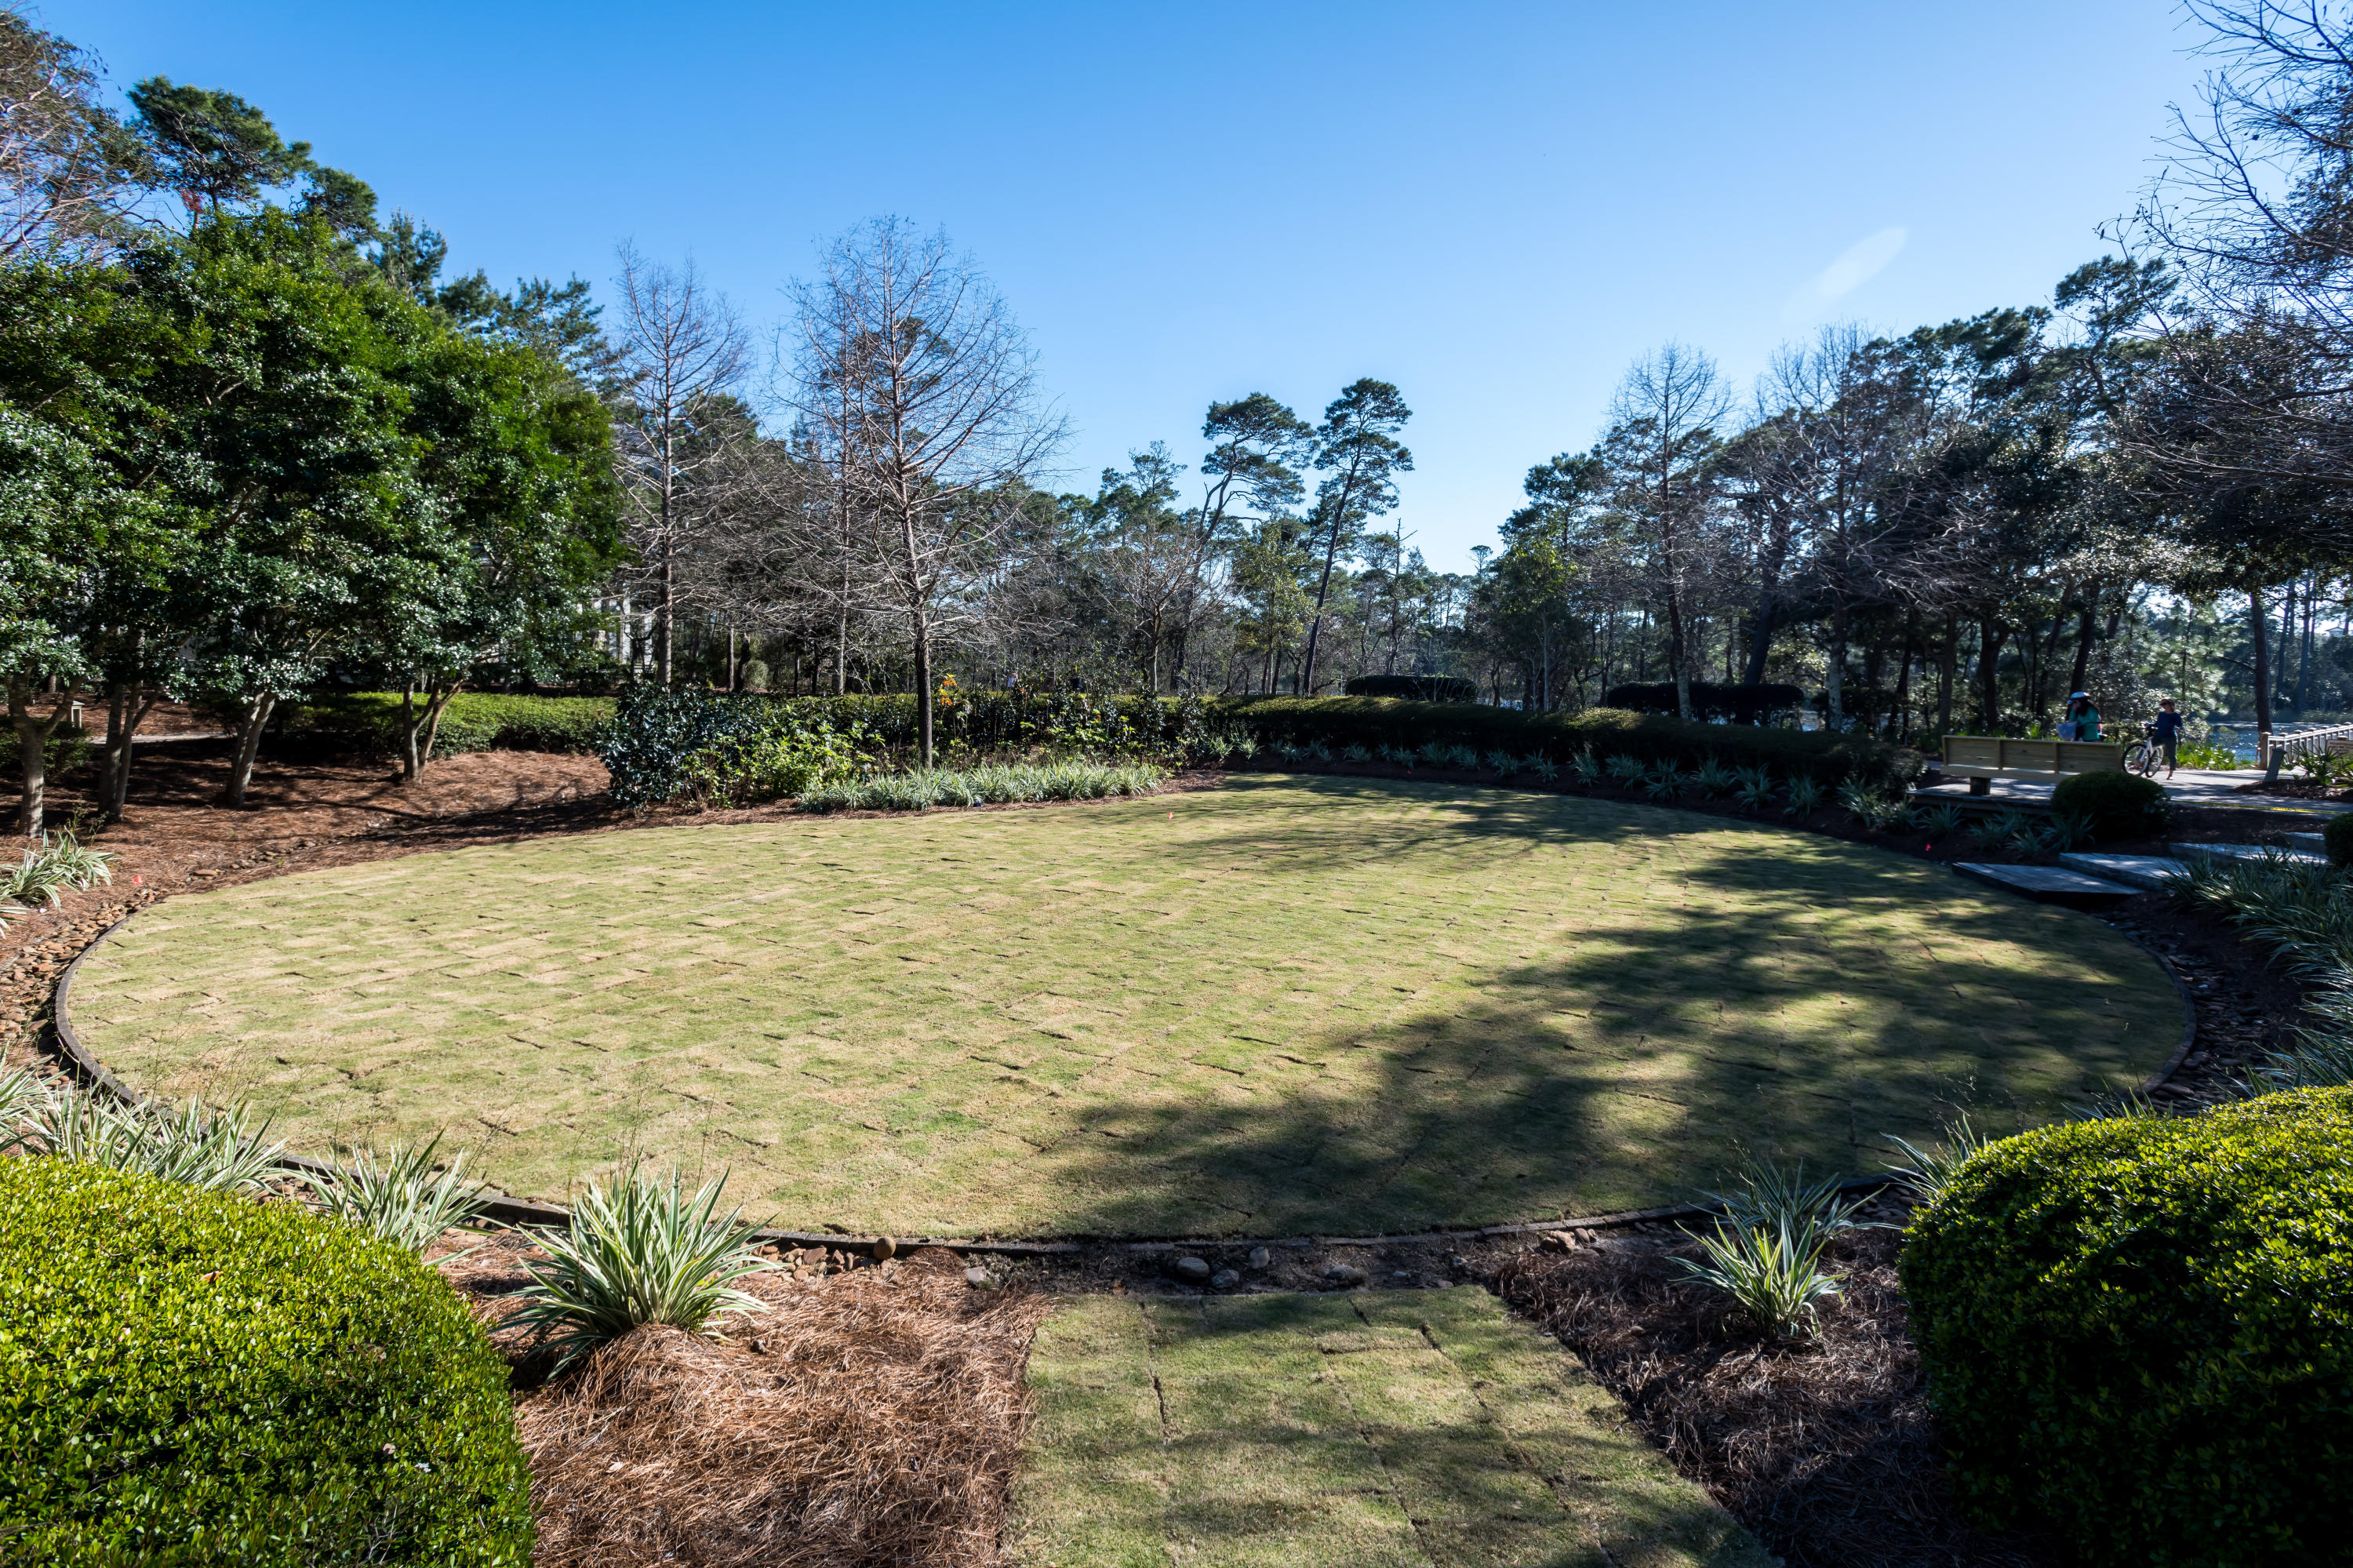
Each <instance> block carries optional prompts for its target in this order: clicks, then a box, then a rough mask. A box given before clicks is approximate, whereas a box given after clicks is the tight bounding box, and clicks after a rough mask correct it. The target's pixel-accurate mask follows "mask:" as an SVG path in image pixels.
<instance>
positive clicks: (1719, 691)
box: [1601, 681, 1806, 724]
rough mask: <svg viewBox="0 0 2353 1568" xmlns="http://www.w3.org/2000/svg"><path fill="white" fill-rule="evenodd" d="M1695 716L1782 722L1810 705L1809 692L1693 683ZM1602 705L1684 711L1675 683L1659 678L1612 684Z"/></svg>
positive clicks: (1643, 711) (1737, 721)
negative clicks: (1647, 681)
mask: <svg viewBox="0 0 2353 1568" xmlns="http://www.w3.org/2000/svg"><path fill="white" fill-rule="evenodd" d="M1691 700H1692V716H1693V717H1694V718H1703V719H1726V720H1729V721H1730V722H1732V723H1734V724H1778V723H1782V722H1785V721H1787V720H1788V719H1790V718H1792V717H1794V716H1795V715H1796V714H1797V712H1798V710H1799V708H1802V707H1804V706H1805V705H1806V694H1805V693H1804V692H1803V691H1801V690H1799V688H1798V687H1796V686H1788V685H1755V686H1722V685H1718V684H1716V683H1715V682H1713V681H1694V682H1693V683H1691ZM1601 705H1602V706H1604V707H1609V708H1625V709H1627V710H1629V711H1630V712H1633V713H1638V714H1680V713H1681V712H1682V707H1681V705H1679V704H1678V703H1677V701H1676V699H1675V683H1673V682H1672V681H1659V682H1654V683H1647V684H1641V685H1629V686H1612V687H1610V688H1609V692H1608V693H1607V694H1605V695H1604V696H1603V697H1602V699H1601Z"/></svg>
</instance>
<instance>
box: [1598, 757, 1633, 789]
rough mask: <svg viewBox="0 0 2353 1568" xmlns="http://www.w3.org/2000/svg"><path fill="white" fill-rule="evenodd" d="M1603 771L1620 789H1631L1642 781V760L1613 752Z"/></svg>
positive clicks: (1602, 766) (1603, 766)
mask: <svg viewBox="0 0 2353 1568" xmlns="http://www.w3.org/2000/svg"><path fill="white" fill-rule="evenodd" d="M1601 771H1602V772H1604V773H1607V774H1608V775H1609V778H1610V779H1611V781H1612V782H1614V783H1616V784H1618V785H1619V786H1620V787H1621V788H1623V789H1632V788H1634V786H1636V785H1637V784H1640V783H1641V781H1642V759H1641V758H1639V757H1632V756H1629V755H1628V754H1627V753H1625V752H1622V751H1619V752H1612V753H1611V754H1610V756H1609V759H1608V760H1607V761H1605V762H1603V763H1602V765H1601Z"/></svg>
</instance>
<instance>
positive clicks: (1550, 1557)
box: [1007, 1287, 1772, 1568]
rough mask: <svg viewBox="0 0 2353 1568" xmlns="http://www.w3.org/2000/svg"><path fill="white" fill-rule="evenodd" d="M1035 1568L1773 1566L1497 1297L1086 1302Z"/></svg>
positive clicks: (1029, 1550)
mask: <svg viewBox="0 0 2353 1568" xmlns="http://www.w3.org/2000/svg"><path fill="white" fill-rule="evenodd" d="M1029 1383H1030V1386H1031V1387H1032V1388H1033V1389H1034V1390H1036V1392H1037V1398H1038V1423H1037V1425H1036V1426H1035V1427H1034V1428H1033V1429H1032V1431H1031V1435H1030V1443H1029V1453H1028V1454H1027V1456H1026V1457H1025V1461H1024V1465H1023V1468H1022V1472H1021V1475H1020V1477H1019V1478H1018V1480H1017V1481H1016V1482H1015V1486H1014V1519H1013V1522H1012V1525H1011V1527H1010V1528H1009V1529H1008V1531H1007V1539H1008V1542H1009V1544H1010V1545H1011V1547H1012V1552H1011V1556H1012V1559H1013V1561H1014V1562H1015V1563H1018V1564H1020V1565H1021V1568H1146V1565H1149V1568H1167V1564H1169V1563H1201V1564H1204V1565H1205V1568H1206V1565H1207V1564H1211V1563H1215V1564H1218V1565H1219V1568H1244V1565H1248V1564H1264V1565H1266V1568H1343V1565H1345V1568H1408V1565H1412V1568H1422V1565H1431V1568H1453V1565H1455V1564H1463V1565H1466V1568H1467V1565H1469V1564H1478V1565H1480V1568H1489V1565H1493V1568H1504V1565H1505V1564H1511V1565H1514V1568H1517V1565H1520V1564H1526V1565H1528V1568H1536V1565H1538V1564H1542V1565H1544V1568H1567V1565H1570V1564H1576V1565H1578V1568H1587V1565H1589V1568H1608V1565H1609V1564H1625V1563H1642V1564H1645V1565H1646V1568H1668V1565H1670V1564H1677V1565H1688V1568H1699V1565H1702V1564H1705V1565H1707V1568H1765V1565H1766V1564H1767V1563H1770V1562H1771V1561H1772V1559H1771V1558H1770V1557H1768V1556H1767V1555H1766V1553H1765V1552H1763V1551H1762V1550H1761V1549H1759V1548H1758V1547H1757V1544H1756V1542H1754V1541H1752V1540H1751V1539H1750V1538H1749V1536H1748V1534H1747V1532H1746V1531H1743V1530H1742V1529H1741V1528H1740V1527H1739V1526H1738V1525H1736V1524H1735V1523H1734V1522H1733V1521H1732V1520H1731V1519H1730V1518H1729V1517H1727V1516H1726V1515H1725V1512H1724V1510H1721V1509H1720V1508H1718V1507H1717V1506H1716V1505H1715V1502H1714V1501H1713V1500H1712V1499H1710V1498H1709V1497H1708V1496H1707V1494H1706V1493H1705V1492H1704V1491H1702V1490H1701V1489H1699V1488H1698V1487H1696V1486H1694V1485H1693V1484H1692V1483H1690V1482H1688V1481H1685V1480H1683V1478H1680V1477H1678V1476H1677V1475H1676V1474H1675V1472H1674V1469H1673V1467H1672V1466H1670V1465H1669V1464H1668V1463H1667V1461H1666V1459H1665V1458H1664V1457H1662V1455H1660V1454H1659V1452H1658V1451H1657V1450H1656V1449H1654V1448H1652V1447H1651V1446H1650V1445H1649V1444H1648V1443H1647V1442H1645V1441H1644V1440H1643V1438H1642V1436H1641V1434H1640V1433H1639V1432H1636V1431H1635V1430H1634V1429H1633V1428H1632V1427H1631V1426H1630V1425H1629V1424H1628V1422H1627V1418H1626V1413H1625V1412H1624V1411H1623V1410H1622V1409H1621V1408H1620V1406H1619V1405H1618V1404H1617V1402H1616V1401H1614V1400H1612V1399H1611V1398H1610V1397H1609V1395H1608V1394H1607V1393H1604V1392H1603V1391H1602V1390H1601V1389H1600V1388H1599V1386H1598V1385H1596V1384H1595V1383H1594V1382H1593V1379H1592V1376H1591V1374H1589V1373H1588V1372H1586V1370H1585V1369H1584V1367H1583V1366H1582V1365H1580V1364H1579V1363H1578V1362H1577V1361H1576V1359H1575V1358H1573V1357H1571V1356H1569V1355H1567V1353H1566V1352H1564V1351H1561V1350H1560V1349H1559V1348H1558V1347H1557V1346H1555V1345H1551V1344H1548V1343H1547V1342H1546V1341H1545V1340H1542V1339H1540V1338H1539V1337H1538V1336H1537V1335H1536V1333H1535V1330H1532V1329H1530V1328H1528V1327H1526V1326H1525V1324H1521V1323H1515V1322H1514V1321H1512V1320H1511V1319H1509V1318H1507V1317H1506V1316H1505V1315H1504V1309H1503V1308H1502V1306H1501V1305H1500V1304H1499V1303H1498V1302H1497V1301H1496V1300H1495V1298H1493V1297H1492V1296H1489V1295H1488V1294H1487V1293H1486V1292H1485V1291H1483V1290H1478V1289H1472V1288H1469V1287H1461V1288H1457V1289H1452V1290H1428V1291H1415V1290H1396V1291H1369V1292H1359V1293H1352V1294H1349V1295H1344V1296H1242V1297H1229V1298H1206V1299H1196V1300H1170V1299H1166V1298H1162V1299H1159V1300H1155V1301H1151V1302H1140V1301H1134V1300H1122V1299H1118V1298H1111V1297H1101V1296H1097V1297H1089V1298H1082V1299H1081V1300H1078V1301H1074V1302H1072V1303H1071V1305H1070V1306H1067V1307H1065V1308H1062V1309H1061V1310H1060V1312H1058V1313H1056V1314H1055V1315H1054V1316H1053V1317H1052V1318H1050V1319H1048V1320H1047V1322H1046V1324H1045V1326H1044V1327H1043V1328H1041V1329H1040V1330H1039V1333H1038V1339H1037V1342H1036V1344H1035V1345H1034V1346H1033V1347H1032V1349H1031V1351H1030V1353H1029Z"/></svg>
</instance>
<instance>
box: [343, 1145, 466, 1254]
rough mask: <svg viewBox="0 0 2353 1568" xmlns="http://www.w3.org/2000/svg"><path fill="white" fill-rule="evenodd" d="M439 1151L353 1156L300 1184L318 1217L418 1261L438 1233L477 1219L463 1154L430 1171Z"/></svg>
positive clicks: (358, 1153)
mask: <svg viewBox="0 0 2353 1568" xmlns="http://www.w3.org/2000/svg"><path fill="white" fill-rule="evenodd" d="M440 1148H441V1139H439V1138H438V1137H436V1138H435V1139H433V1141H432V1142H430V1143H427V1144H426V1145H425V1146H424V1147H423V1148H421V1149H404V1148H403V1147H401V1146H400V1145H399V1144H394V1145H393V1146H392V1147H391V1148H390V1149H388V1150H385V1152H384V1154H383V1155H382V1156H381V1157H379V1156H378V1155H377V1154H376V1153H375V1151H374V1150H366V1149H361V1150H353V1154H352V1156H351V1158H350V1159H349V1160H345V1161H344V1162H343V1164H342V1165H341V1166H339V1167H336V1168H334V1169H332V1170H330V1171H304V1172H303V1175H302V1179H303V1180H304V1181H307V1182H309V1183H310V1186H311V1198H312V1201H313V1202H316V1203H317V1204H318V1206H319V1209H320V1211H321V1212H322V1213H327V1214H332V1216H334V1217H335V1218H336V1219H339V1220H342V1221H343V1222H344V1223H345V1224H353V1225H357V1226H359V1228H360V1229H362V1230H364V1231H366V1232H368V1233H370V1234H374V1235H378V1236H381V1237H383V1238H384V1239H385V1241H388V1242H392V1243H394V1244H396V1245H399V1246H405V1247H406V1248H407V1249H408V1250H409V1251H411V1252H413V1253H417V1254H420V1255H421V1254H423V1252H424V1251H425V1249H426V1248H427V1247H428V1246H431V1245H433V1243H434V1242H435V1241H436V1240H438V1238H439V1237H440V1235H441V1233H442V1232H444V1231H450V1230H455V1229H457V1228H458V1227H459V1225H464V1224H471V1223H472V1222H473V1221H475V1220H476V1219H479V1218H480V1216H481V1213H482V1207H483V1199H482V1192H483V1187H482V1184H481V1183H480V1182H479V1181H468V1180H467V1179H466V1156H465V1154H464V1153H463V1152H462V1151H461V1152H459V1154H458V1155H456V1156H455V1157H453V1158H452V1159H451V1160H450V1161H449V1164H448V1168H447V1169H446V1170H441V1171H436V1170H435V1169H434V1168H433V1159H434V1156H435V1155H436V1154H437V1153H438V1152H439V1151H440Z"/></svg>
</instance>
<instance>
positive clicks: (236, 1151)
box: [13, 1085, 286, 1192]
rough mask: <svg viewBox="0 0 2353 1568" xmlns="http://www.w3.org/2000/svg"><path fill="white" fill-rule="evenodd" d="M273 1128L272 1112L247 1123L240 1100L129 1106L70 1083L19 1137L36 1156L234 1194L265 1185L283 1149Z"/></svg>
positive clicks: (20, 1125)
mask: <svg viewBox="0 0 2353 1568" xmlns="http://www.w3.org/2000/svg"><path fill="white" fill-rule="evenodd" d="M268 1136H269V1118H267V1117H264V1118H261V1120H260V1121H259V1122H256V1123H253V1124H252V1125H250V1126H248V1112H247V1110H246V1108H245V1107H243V1106H241V1105H231V1106H227V1107H219V1108H214V1107H207V1106H206V1105H205V1104H204V1102H203V1101H201V1100H197V1099H191V1100H189V1101H187V1102H186V1103H185V1104H184V1105H179V1106H173V1105H168V1104H165V1103H163V1102H160V1101H154V1100H147V1101H142V1102H141V1103H139V1104H137V1105H124V1104H122V1103H121V1102H120V1101H118V1100H116V1099H114V1098H113V1097H111V1096H109V1095H106V1094H104V1093H103V1092H102V1091H96V1090H90V1089H84V1088H80V1087H79V1086H71V1085H67V1086H59V1087H57V1088H54V1089H51V1090H49V1091H48V1092H47V1094H46V1095H44V1096H43V1097H42V1098H41V1099H40V1100H39V1101H38V1102H37V1103H36V1104H34V1105H32V1106H30V1107H28V1108H27V1109H26V1110H25V1111H24V1112H22V1113H20V1114H19V1116H18V1118H17V1119H16V1133H15V1135H14V1139H13V1141H14V1142H15V1143H16V1146H17V1147H18V1148H20V1149H22V1150H26V1152H28V1153H32V1154H54V1155H57V1156H58V1157H59V1158H61V1159H66V1160H80V1161H82V1162H83V1163H84V1164H88V1165H102V1166H105V1167H106V1168H107V1169H109V1170H111V1171H138V1172H140V1173H142V1174H143V1175H148V1176H161V1177H163V1178H164V1180H166V1181H185V1182H186V1183H187V1184H188V1185H189V1186H192V1187H201V1188H203V1189H205V1190H206V1191H208V1192H234V1191H238V1190H241V1189H249V1188H258V1187H260V1186H261V1185H262V1184H263V1183H264V1182H265V1181H267V1180H268V1178H269V1173H270V1171H273V1170H274V1169H275V1168H276V1167H277V1165H278V1162H279V1160H280V1157H281V1156H283V1155H284V1154H285V1152H286V1146H285V1145H284V1144H282V1143H265V1142H264V1141H263V1139H266V1138H267V1137H268Z"/></svg>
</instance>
